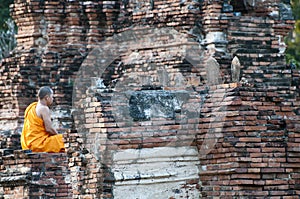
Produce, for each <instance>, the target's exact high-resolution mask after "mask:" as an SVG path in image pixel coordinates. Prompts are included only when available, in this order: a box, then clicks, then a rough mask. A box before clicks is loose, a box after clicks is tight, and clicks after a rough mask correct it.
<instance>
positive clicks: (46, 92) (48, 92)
mask: <svg viewBox="0 0 300 199" xmlns="http://www.w3.org/2000/svg"><path fill="white" fill-rule="evenodd" d="M52 93H53V91H52V89H51V88H50V87H49V86H43V87H41V88H40V90H39V92H38V97H39V99H43V98H44V97H46V96H47V95H48V96H50V95H51V94H52Z"/></svg>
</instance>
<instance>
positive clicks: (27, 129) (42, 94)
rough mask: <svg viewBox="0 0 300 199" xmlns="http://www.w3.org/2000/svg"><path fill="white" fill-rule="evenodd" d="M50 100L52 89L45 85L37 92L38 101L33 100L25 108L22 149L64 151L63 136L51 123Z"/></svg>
mask: <svg viewBox="0 0 300 199" xmlns="http://www.w3.org/2000/svg"><path fill="white" fill-rule="evenodd" d="M52 102H53V91H52V89H51V88H50V87H47V86H45V87H42V88H40V90H39V92H38V102H33V103H32V104H30V105H29V106H28V107H27V108H26V110H25V118H24V127H23V131H22V135H21V145H22V149H23V150H31V151H32V152H52V153H57V152H64V151H65V148H64V142H63V136H62V135H61V134H58V133H57V131H56V129H55V128H53V126H52V124H51V114H50V109H49V106H50V105H51V104H52Z"/></svg>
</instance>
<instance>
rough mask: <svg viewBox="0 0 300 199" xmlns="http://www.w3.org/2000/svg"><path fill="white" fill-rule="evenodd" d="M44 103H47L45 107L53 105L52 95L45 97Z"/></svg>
mask: <svg viewBox="0 0 300 199" xmlns="http://www.w3.org/2000/svg"><path fill="white" fill-rule="evenodd" d="M46 103H47V106H50V105H51V104H52V103H53V93H51V94H50V95H47V96H46Z"/></svg>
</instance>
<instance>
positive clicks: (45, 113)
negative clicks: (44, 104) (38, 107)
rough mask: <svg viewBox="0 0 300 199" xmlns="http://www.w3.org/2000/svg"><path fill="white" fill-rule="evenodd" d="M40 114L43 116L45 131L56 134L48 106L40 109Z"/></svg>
mask: <svg viewBox="0 0 300 199" xmlns="http://www.w3.org/2000/svg"><path fill="white" fill-rule="evenodd" d="M41 115H42V118H43V121H44V125H45V129H46V131H47V132H48V133H49V134H50V135H57V131H56V130H55V128H53V126H52V122H51V114H50V110H49V108H44V110H43V111H42V113H41Z"/></svg>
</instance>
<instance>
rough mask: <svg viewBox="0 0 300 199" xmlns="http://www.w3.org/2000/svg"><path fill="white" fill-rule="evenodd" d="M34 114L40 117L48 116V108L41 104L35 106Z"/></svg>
mask: <svg viewBox="0 0 300 199" xmlns="http://www.w3.org/2000/svg"><path fill="white" fill-rule="evenodd" d="M36 114H37V115H38V116H39V117H42V116H43V115H44V114H49V107H48V106H44V105H41V104H37V105H36Z"/></svg>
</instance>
